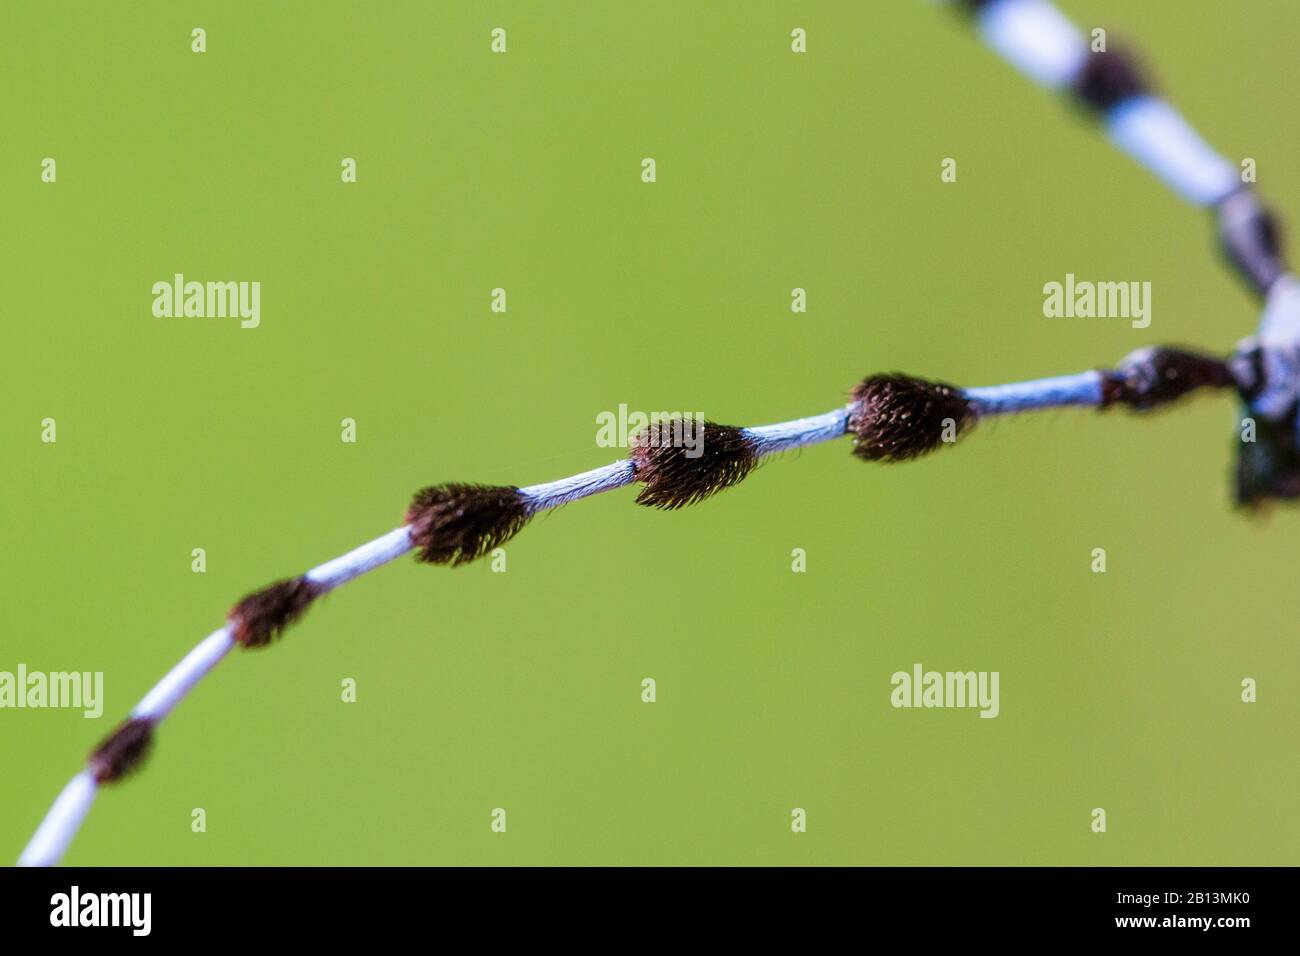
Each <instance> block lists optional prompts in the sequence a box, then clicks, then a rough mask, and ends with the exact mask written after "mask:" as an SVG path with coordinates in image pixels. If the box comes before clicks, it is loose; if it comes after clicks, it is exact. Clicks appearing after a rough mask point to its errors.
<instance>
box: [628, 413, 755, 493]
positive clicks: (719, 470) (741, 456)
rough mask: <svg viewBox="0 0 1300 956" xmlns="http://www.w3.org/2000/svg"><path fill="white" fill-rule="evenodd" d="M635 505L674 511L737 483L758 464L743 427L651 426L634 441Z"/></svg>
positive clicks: (674, 421)
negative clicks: (637, 486) (638, 488)
mask: <svg viewBox="0 0 1300 956" xmlns="http://www.w3.org/2000/svg"><path fill="white" fill-rule="evenodd" d="M630 457H631V459H632V464H633V466H634V467H635V469H636V480H637V481H640V482H643V483H644V484H645V487H644V488H642V489H641V492H640V494H638V495H637V496H636V503H637V504H639V505H647V506H649V507H651V508H661V509H663V510H665V511H674V510H676V509H677V508H684V507H686V506H687V505H693V504H695V503H697V502H700V501H703V500H704V499H705V498H708V497H710V496H712V495H715V494H717V493H718V492H719V491H723V490H725V489H727V488H730V487H731V486H732V485H737V484H739V483H740V482H742V481H744V480H745V477H746V476H747V475H748V474H749V473H750V472H751V471H753V470H754V468H755V467H756V466H757V465H758V455H757V453H756V452H755V450H754V443H753V442H752V441H750V439H749V438H748V436H746V434H745V431H744V429H743V428H737V427H736V426H734V425H719V424H717V423H716V422H698V423H697V422H695V421H693V420H691V419H682V418H675V419H672V420H670V421H666V422H659V423H655V424H652V425H649V426H647V427H646V428H643V429H641V431H639V432H637V434H636V435H635V436H633V438H632V451H631V454H630Z"/></svg>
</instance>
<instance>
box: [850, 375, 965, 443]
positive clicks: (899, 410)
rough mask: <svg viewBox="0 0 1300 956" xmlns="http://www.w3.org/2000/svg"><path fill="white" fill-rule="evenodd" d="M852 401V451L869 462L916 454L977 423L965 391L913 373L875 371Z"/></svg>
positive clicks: (859, 387) (958, 435) (856, 390)
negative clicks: (917, 376)
mask: <svg viewBox="0 0 1300 956" xmlns="http://www.w3.org/2000/svg"><path fill="white" fill-rule="evenodd" d="M853 399H854V402H855V404H854V407H853V410H852V411H851V412H850V413H849V431H851V432H852V433H853V434H854V436H855V437H854V440H853V454H855V455H857V456H858V457H859V458H862V459H864V460H866V461H907V460H909V459H912V458H918V457H920V456H921V455H924V454H927V453H929V452H931V451H934V450H935V449H936V448H938V447H939V446H940V445H942V444H945V438H946V437H948V435H951V436H952V438H953V439H954V440H955V439H956V438H958V437H960V436H961V434H962V433H963V432H965V431H966V430H967V429H969V427H970V426H971V425H973V424H974V422H975V412H974V409H973V408H972V407H971V403H970V402H969V401H968V400H967V399H966V397H965V396H964V395H963V394H962V392H961V389H959V388H956V387H954V386H952V385H946V384H944V383H943V382H927V381H926V380H925V379H920V378H913V377H911V376H910V375H900V374H897V373H895V374H893V375H872V376H871V377H870V378H867V379H865V380H863V382H862V383H861V384H860V385H858V387H857V388H855V389H854V390H853Z"/></svg>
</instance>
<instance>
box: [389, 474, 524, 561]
mask: <svg viewBox="0 0 1300 956" xmlns="http://www.w3.org/2000/svg"><path fill="white" fill-rule="evenodd" d="M530 517H532V515H531V513H530V512H529V510H528V504H527V502H525V501H524V499H523V498H522V497H520V494H519V489H518V488H515V487H513V486H498V485H471V484H444V485H433V486H431V487H428V488H422V489H420V490H419V491H417V492H416V493H415V497H414V498H412V499H411V503H410V505H409V506H408V507H407V509H406V522H407V524H409V525H410V526H411V542H412V543H413V544H414V545H415V547H416V549H417V554H416V558H417V559H418V560H420V561H424V562H427V563H429V564H449V565H453V566H455V565H459V564H467V563H468V562H470V561H473V560H474V559H476V558H481V557H483V556H484V555H485V554H487V553H488V552H489V551H491V550H492V549H494V548H499V547H500V546H501V545H503V544H505V543H506V542H507V541H509V540H510V539H511V538H513V537H514V536H515V535H517V534H518V533H519V532H520V530H522V529H523V527H524V525H526V524H527V523H528V519H529V518H530Z"/></svg>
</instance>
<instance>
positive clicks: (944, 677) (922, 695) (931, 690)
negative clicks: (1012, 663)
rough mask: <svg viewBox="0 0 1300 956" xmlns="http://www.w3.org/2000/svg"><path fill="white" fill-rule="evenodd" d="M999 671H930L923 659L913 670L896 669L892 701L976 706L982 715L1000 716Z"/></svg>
mask: <svg viewBox="0 0 1300 956" xmlns="http://www.w3.org/2000/svg"><path fill="white" fill-rule="evenodd" d="M1000 676H1001V675H1000V674H999V673H998V672H997V671H927V670H924V669H923V668H922V667H921V665H920V664H919V663H916V664H913V665H912V670H911V672H910V673H909V672H908V671H895V672H894V673H893V675H892V676H891V677H890V678H889V683H890V685H891V686H892V687H893V688H894V689H893V690H892V691H891V692H890V694H889V703H890V704H892V705H893V706H894V707H972V708H979V712H980V716H981V717H996V716H997V715H998V712H999V710H1001V704H1000V703H999V700H998V681H999V678H1000Z"/></svg>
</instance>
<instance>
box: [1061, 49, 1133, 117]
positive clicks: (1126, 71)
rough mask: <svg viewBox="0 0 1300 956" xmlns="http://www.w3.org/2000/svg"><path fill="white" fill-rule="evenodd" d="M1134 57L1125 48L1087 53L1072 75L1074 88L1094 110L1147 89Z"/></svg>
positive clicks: (1105, 107) (1104, 109) (1114, 104)
mask: <svg viewBox="0 0 1300 956" xmlns="http://www.w3.org/2000/svg"><path fill="white" fill-rule="evenodd" d="M1143 74H1144V71H1143V69H1142V67H1141V66H1140V65H1139V63H1138V61H1137V60H1136V59H1135V58H1134V57H1133V55H1132V54H1131V53H1129V52H1128V51H1126V50H1122V49H1116V48H1114V47H1112V48H1111V49H1109V50H1107V51H1105V52H1101V53H1090V54H1088V58H1087V59H1086V60H1084V62H1083V69H1082V70H1080V71H1079V75H1078V76H1077V77H1075V81H1074V92H1075V95H1077V96H1078V97H1079V99H1080V100H1082V101H1083V102H1084V103H1086V104H1088V105H1089V106H1090V107H1092V108H1093V109H1095V110H1097V111H1098V112H1102V113H1104V112H1106V110H1108V109H1110V108H1111V107H1112V106H1116V105H1118V104H1119V103H1122V102H1124V101H1125V100H1127V99H1132V98H1133V97H1135V96H1141V95H1142V94H1144V93H1147V92H1149V91H1150V90H1149V84H1148V82H1147V79H1146V77H1145V76H1144V75H1143Z"/></svg>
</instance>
